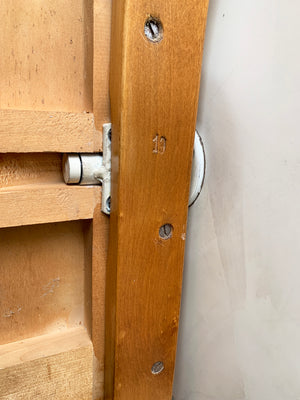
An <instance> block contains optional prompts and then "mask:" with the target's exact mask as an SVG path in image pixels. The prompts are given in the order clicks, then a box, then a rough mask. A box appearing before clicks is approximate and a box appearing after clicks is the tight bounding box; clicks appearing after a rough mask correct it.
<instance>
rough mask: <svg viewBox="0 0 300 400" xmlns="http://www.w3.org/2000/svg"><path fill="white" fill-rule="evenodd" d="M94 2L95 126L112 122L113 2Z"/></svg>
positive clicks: (104, 0)
mask: <svg viewBox="0 0 300 400" xmlns="http://www.w3.org/2000/svg"><path fill="white" fill-rule="evenodd" d="M93 1H94V27H93V28H94V43H93V44H94V53H93V112H94V115H95V125H96V128H97V129H98V130H102V125H103V124H105V123H107V122H110V104H109V81H108V76H109V60H110V31H111V5H112V1H111V0H93Z"/></svg>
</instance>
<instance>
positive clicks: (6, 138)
mask: <svg viewBox="0 0 300 400" xmlns="http://www.w3.org/2000/svg"><path fill="white" fill-rule="evenodd" d="M101 143H102V141H101V133H100V132H99V131H98V130H96V128H95V124H94V115H93V114H92V113H66V112H48V111H27V110H25V111H23V110H21V111H20V110H0V152H1V153H26V152H47V151H48V152H61V153H63V152H66V153H71V152H96V151H100V146H101Z"/></svg>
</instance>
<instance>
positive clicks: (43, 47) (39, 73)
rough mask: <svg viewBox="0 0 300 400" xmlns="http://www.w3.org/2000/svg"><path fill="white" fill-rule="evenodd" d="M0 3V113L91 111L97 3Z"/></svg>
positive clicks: (85, 0)
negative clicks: (94, 13) (95, 10)
mask: <svg viewBox="0 0 300 400" xmlns="http://www.w3.org/2000/svg"><path fill="white" fill-rule="evenodd" d="M0 4H1V6H0V20H1V21H2V24H1V34H0V48H1V57H0V109H18V110H44V111H45V110H48V111H49V110H51V111H52V110H56V111H67V112H83V111H90V112H91V111H92V106H93V87H92V85H93V0H64V1H63V2H62V1H61V0H43V1H42V2H40V1H30V0H28V1H26V7H24V2H23V0H5V1H1V3H0ZM105 29H109V26H107V25H106V26H105Z"/></svg>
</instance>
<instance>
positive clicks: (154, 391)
mask: <svg viewBox="0 0 300 400" xmlns="http://www.w3.org/2000/svg"><path fill="white" fill-rule="evenodd" d="M207 8H208V1H207V0H200V1H199V0H187V1H185V2H182V1H179V0H173V1H161V0H152V1H149V2H148V1H146V2H140V1H138V0H126V1H119V2H114V3H113V16H112V24H113V26H112V59H111V91H110V93H111V109H112V124H113V134H112V140H113V143H112V149H113V154H112V183H113V184H112V213H111V228H110V243H109V255H108V257H109V259H108V269H107V286H106V293H107V295H106V307H107V312H106V360H105V395H106V399H107V400H112V399H113V400H129V399H130V400H140V399H143V400H150V399H151V400H152V399H154V398H155V399H156V398H157V399H160V400H170V399H171V397H172V382H173V371H174V363H175V354H176V343H177V331H178V320H179V308H180V296H181V283H182V269H183V257H184V245H185V234H186V217H187V208H188V196H189V178H190V171H191V161H192V149H193V141H194V133H195V124H196V112H197V102H198V94H199V82H200V70H201V59H202V49H203V41H204V32H205V23H206V15H207ZM150 15H151V16H153V17H156V18H158V19H159V20H160V21H161V22H162V24H163V30H164V32H163V40H161V41H160V42H159V43H152V42H150V41H149V40H148V39H146V37H145V35H144V24H145V21H146V19H147V18H148V17H149V16H150ZM156 135H159V137H160V138H163V139H162V142H163V143H164V144H165V146H163V147H162V148H161V149H158V151H157V149H156V148H155V147H154V145H155V143H154V142H153V139H154V138H155V137H156ZM167 223H169V224H172V226H173V235H172V238H170V239H169V240H163V239H161V238H160V237H159V228H160V227H161V226H162V225H163V224H167ZM158 361H161V362H163V363H164V367H165V368H164V370H163V372H162V373H160V374H159V375H153V374H152V373H151V367H152V365H153V364H154V363H155V362H158Z"/></svg>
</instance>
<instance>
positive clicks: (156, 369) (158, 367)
mask: <svg viewBox="0 0 300 400" xmlns="http://www.w3.org/2000/svg"><path fill="white" fill-rule="evenodd" d="M164 369H165V366H164V363H163V362H162V361H157V362H156V363H155V364H153V365H152V368H151V372H152V374H153V375H158V374H160V373H161V372H162V371H163V370H164Z"/></svg>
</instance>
